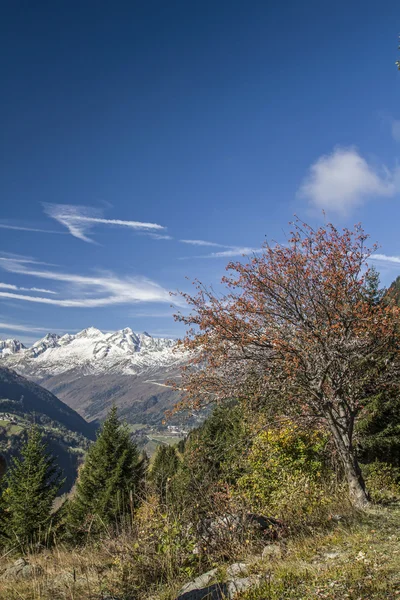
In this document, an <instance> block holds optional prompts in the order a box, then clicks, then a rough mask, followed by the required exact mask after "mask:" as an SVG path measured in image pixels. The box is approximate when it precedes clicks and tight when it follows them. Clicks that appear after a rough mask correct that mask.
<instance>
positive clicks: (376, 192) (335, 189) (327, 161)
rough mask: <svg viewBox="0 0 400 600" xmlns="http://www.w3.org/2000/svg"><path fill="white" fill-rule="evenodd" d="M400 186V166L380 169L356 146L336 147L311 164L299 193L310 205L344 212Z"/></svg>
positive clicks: (392, 193) (383, 195)
mask: <svg viewBox="0 0 400 600" xmlns="http://www.w3.org/2000/svg"><path fill="white" fill-rule="evenodd" d="M399 189H400V170H399V169H398V168H396V169H394V170H393V171H391V170H389V169H388V168H386V167H385V166H382V167H381V168H380V169H377V168H376V167H375V166H373V165H371V164H369V163H368V162H367V161H366V159H365V158H363V157H362V156H361V155H360V154H359V153H358V151H357V150H356V149H355V148H340V147H338V148H335V150H334V151H333V152H332V153H331V154H327V155H324V156H321V157H320V158H318V160H317V161H316V162H315V163H314V164H312V165H311V167H310V169H309V172H308V175H307V176H306V178H305V180H304V181H303V183H302V185H301V187H300V189H299V192H298V195H299V197H301V198H305V199H307V200H308V201H309V203H310V204H311V206H313V207H314V208H318V209H326V210H328V211H334V212H337V213H340V214H343V215H346V214H348V213H350V212H351V211H352V210H353V209H354V208H356V207H357V206H360V205H362V204H363V203H364V202H365V200H367V199H368V198H370V197H371V196H375V197H390V196H394V195H395V194H396V192H398V191H399Z"/></svg>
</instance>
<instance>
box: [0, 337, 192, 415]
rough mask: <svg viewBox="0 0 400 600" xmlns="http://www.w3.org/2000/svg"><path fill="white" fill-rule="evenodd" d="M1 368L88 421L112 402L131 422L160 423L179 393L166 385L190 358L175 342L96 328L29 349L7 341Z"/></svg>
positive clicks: (50, 340) (0, 362) (37, 344)
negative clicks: (43, 390)
mask: <svg viewBox="0 0 400 600" xmlns="http://www.w3.org/2000/svg"><path fill="white" fill-rule="evenodd" d="M5 344H7V348H6V351H5V352H4V353H3V354H2V353H1V351H0V357H1V356H2V358H0V365H4V366H7V367H10V368H12V369H15V370H16V371H17V372H18V373H20V374H22V375H24V376H25V377H28V378H30V379H31V380H33V381H35V382H37V383H40V385H41V386H43V387H45V388H46V389H48V390H50V391H52V392H53V393H54V394H56V395H57V396H58V397H59V398H60V399H61V400H62V401H63V402H65V403H66V404H68V405H69V406H70V407H72V408H74V409H75V410H76V411H77V412H79V413H80V414H81V415H82V416H84V417H85V418H86V419H88V420H93V419H97V418H100V419H102V418H104V417H105V414H106V412H107V411H108V409H109V408H110V406H111V404H112V403H113V402H115V403H116V405H117V406H118V407H119V408H120V410H121V413H120V414H121V416H123V417H124V418H126V420H128V421H129V422H131V423H151V424H161V422H162V420H163V418H164V413H165V411H166V410H168V409H170V408H172V406H173V405H174V404H175V403H176V402H177V401H178V400H179V398H180V395H179V393H177V392H176V391H174V390H172V389H171V388H169V387H168V386H167V385H165V382H166V381H167V380H168V379H169V378H171V377H175V376H177V375H179V372H178V370H179V366H180V365H181V364H182V363H183V362H184V361H185V360H186V356H185V355H184V354H183V353H180V352H177V351H176V350H175V348H174V346H175V340H173V339H167V338H154V337H152V336H150V335H149V334H148V333H140V334H137V333H134V332H133V331H132V330H131V329H130V328H126V329H122V330H121V331H115V332H113V333H103V332H101V331H99V330H98V329H95V328H94V327H89V328H88V329H84V330H83V331H81V332H80V333H77V334H75V335H70V334H66V335H64V336H62V337H60V336H58V335H56V334H48V335H46V336H45V337H44V338H42V339H41V340H38V341H37V342H35V343H34V344H33V345H32V346H31V347H30V348H25V347H19V346H18V341H17V340H6V342H5Z"/></svg>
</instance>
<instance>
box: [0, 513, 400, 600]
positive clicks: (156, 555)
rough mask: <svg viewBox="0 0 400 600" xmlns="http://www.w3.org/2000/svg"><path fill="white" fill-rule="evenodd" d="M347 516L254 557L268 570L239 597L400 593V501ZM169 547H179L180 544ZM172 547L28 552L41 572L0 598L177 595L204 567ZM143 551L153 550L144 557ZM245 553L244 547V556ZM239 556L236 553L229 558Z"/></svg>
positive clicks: (120, 545)
mask: <svg viewBox="0 0 400 600" xmlns="http://www.w3.org/2000/svg"><path fill="white" fill-rule="evenodd" d="M145 516H146V515H145ZM147 516H150V515H147ZM344 521H345V522H343V521H339V522H338V523H337V524H335V525H333V526H332V528H331V529H330V530H329V531H325V532H319V533H318V532H315V533H314V534H313V535H309V534H307V535H305V534H304V535H297V536H296V537H295V538H293V539H289V540H287V542H286V543H285V545H284V546H283V547H284V555H283V557H282V559H280V560H277V561H274V562H265V561H264V562H263V561H260V560H256V559H254V558H253V566H252V570H253V571H254V572H258V573H262V574H263V577H264V583H263V585H262V587H261V588H259V589H257V590H252V591H251V592H249V593H247V595H242V596H241V598H242V599H243V600H245V599H246V600H286V599H293V600H313V599H315V600H317V599H326V600H342V599H346V598H348V599H350V600H395V599H396V598H400V506H397V507H386V508H378V507H377V508H374V509H371V510H369V511H368V513H366V514H363V515H358V517H357V519H353V520H350V519H349V520H348V521H346V520H344ZM164 525H165V524H164ZM142 531H143V534H147V535H149V534H150V533H151V531H150V530H149V531H144V530H142ZM168 535H170V533H169V534H168ZM130 536H132V534H130ZM174 543H175V542H174ZM172 550H173V551H174V552H175V551H177V549H176V548H175V546H172ZM169 552H170V550H169V548H167V551H166V549H165V548H160V549H159V551H158V550H157V546H155V545H154V543H153V542H151V541H150V540H149V539H148V538H145V537H143V538H142V539H141V540H138V539H137V538H136V541H135V540H134V539H133V538H132V537H129V536H128V535H126V534H123V535H120V536H119V537H117V538H114V539H107V540H104V541H103V542H102V543H98V544H92V545H90V546H87V547H85V548H82V549H75V550H71V549H68V548H66V547H63V546H62V545H59V546H57V547H56V548H53V549H52V550H47V551H43V552H41V553H40V554H32V555H29V556H27V560H28V561H29V562H30V563H31V564H32V565H36V566H38V567H40V568H41V573H40V574H37V575H35V576H34V577H33V578H31V579H29V580H26V581H15V580H10V581H6V580H2V579H0V600H101V599H105V598H112V597H115V598H118V599H119V600H128V599H129V600H145V599H146V598H150V597H152V598H153V599H163V600H164V599H165V600H167V599H168V600H172V599H173V598H174V597H175V594H176V590H177V588H179V586H180V585H181V583H182V581H184V580H189V579H190V578H191V577H192V576H193V575H195V574H196V573H195V571H197V570H198V569H200V570H201V565H199V564H198V565H197V566H195V567H194V570H193V572H191V570H190V569H187V572H186V571H185V568H184V567H183V568H180V570H179V569H178V570H177V569H176V568H175V566H174V565H173V561H175V560H177V557H176V556H172V555H171V554H170V553H169ZM185 552H187V549H186V550H185ZM146 553H150V554H148V556H146ZM244 555H245V549H243V550H242V557H243V556H244ZM140 557H142V559H141V558H140ZM182 557H183V555H182ZM178 558H179V557H178ZM14 559H15V557H14V558H10V557H6V558H4V559H2V561H1V565H0V566H1V569H2V570H3V569H5V568H6V567H7V566H9V565H10V564H12V562H13V560H14ZM235 559H236V557H232V561H231V562H234V560H235ZM180 560H182V558H180ZM182 564H184V563H182ZM150 567H152V569H153V570H152V571H151V569H150ZM181 567H182V565H181ZM152 578H153V581H151V579H152Z"/></svg>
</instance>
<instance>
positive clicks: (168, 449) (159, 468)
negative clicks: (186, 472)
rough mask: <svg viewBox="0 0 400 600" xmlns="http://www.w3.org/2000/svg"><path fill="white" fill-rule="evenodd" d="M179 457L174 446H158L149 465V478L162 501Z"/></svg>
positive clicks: (165, 498) (177, 464) (174, 472)
mask: <svg viewBox="0 0 400 600" xmlns="http://www.w3.org/2000/svg"><path fill="white" fill-rule="evenodd" d="M178 467H179V458H178V455H177V452H176V449H175V447H174V446H164V445H162V446H159V447H158V449H157V452H156V455H155V457H154V461H153V465H152V467H151V472H150V479H151V481H152V482H153V483H154V486H155V488H156V491H157V493H158V495H159V497H160V499H161V501H162V502H166V500H167V495H168V491H167V490H168V483H169V482H170V481H171V479H172V477H173V476H174V475H175V474H176V472H177V471H178Z"/></svg>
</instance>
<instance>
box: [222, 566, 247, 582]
mask: <svg viewBox="0 0 400 600" xmlns="http://www.w3.org/2000/svg"><path fill="white" fill-rule="evenodd" d="M248 570H249V566H248V565H246V563H234V564H233V565H230V566H229V567H228V568H227V570H226V575H227V577H228V579H231V578H232V577H238V576H243V575H247V571H248Z"/></svg>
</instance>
